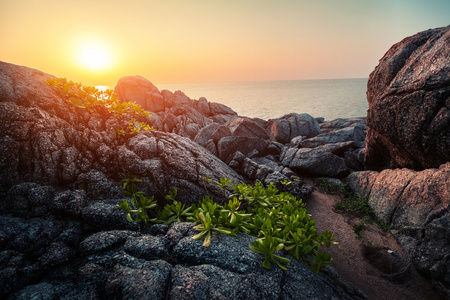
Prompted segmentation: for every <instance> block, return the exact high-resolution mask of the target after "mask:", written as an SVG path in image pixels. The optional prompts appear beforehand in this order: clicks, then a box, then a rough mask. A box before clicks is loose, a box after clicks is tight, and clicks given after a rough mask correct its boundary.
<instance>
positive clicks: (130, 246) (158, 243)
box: [124, 235, 169, 260]
mask: <svg viewBox="0 0 450 300" xmlns="http://www.w3.org/2000/svg"><path fill="white" fill-rule="evenodd" d="M124 250H125V252H127V253H128V254H130V255H132V256H134V257H137V258H143V259H145V260H155V259H159V258H164V257H165V256H166V255H167V254H168V252H169V249H168V247H167V245H166V243H165V240H164V238H163V237H161V236H151V235H145V236H137V237H129V238H128V239H127V241H126V243H125V246H124Z"/></svg>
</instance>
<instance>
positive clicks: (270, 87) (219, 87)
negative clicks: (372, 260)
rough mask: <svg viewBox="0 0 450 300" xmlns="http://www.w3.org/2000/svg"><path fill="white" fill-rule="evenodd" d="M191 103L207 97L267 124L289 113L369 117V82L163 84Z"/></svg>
mask: <svg viewBox="0 0 450 300" xmlns="http://www.w3.org/2000/svg"><path fill="white" fill-rule="evenodd" d="M157 87H158V89H159V90H163V89H167V90H169V91H172V92H175V91H177V90H180V91H182V92H184V93H185V94H186V95H187V96H188V97H189V98H191V99H199V98H200V97H205V98H206V99H208V101H210V102H219V103H223V104H225V105H227V106H229V107H231V108H232V109H233V110H234V111H236V112H237V113H238V114H239V115H242V116H247V117H251V118H261V119H264V120H267V119H271V118H279V117H281V116H283V115H285V114H288V113H292V112H295V113H309V114H310V115H312V116H313V117H324V118H325V120H328V121H329V120H334V119H336V118H350V117H365V116H366V114H367V109H368V104H367V100H366V90H367V78H357V79H323V80H289V81H257V82H233V83H229V82H227V83H195V84H161V85H157Z"/></svg>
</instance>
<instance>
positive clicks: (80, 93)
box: [45, 77, 152, 137]
mask: <svg viewBox="0 0 450 300" xmlns="http://www.w3.org/2000/svg"><path fill="white" fill-rule="evenodd" d="M45 82H46V83H47V84H48V85H50V86H51V87H52V88H53V89H55V90H56V91H57V92H59V93H60V94H61V95H62V96H63V97H64V98H65V99H66V101H67V103H69V104H71V105H72V108H73V109H74V110H75V109H86V110H87V111H89V112H94V110H96V109H98V108H100V107H102V108H106V110H107V111H108V112H109V113H111V114H113V115H114V116H116V117H119V119H120V120H121V121H122V123H123V124H122V127H120V128H115V130H116V134H117V136H118V137H122V136H124V135H125V133H126V132H125V128H126V129H127V130H128V133H129V134H135V133H138V132H140V131H141V130H151V129H152V127H151V126H150V125H148V124H147V123H145V122H139V121H136V117H138V116H143V117H150V113H149V112H148V111H146V110H144V109H142V108H141V106H140V105H138V104H136V103H134V102H131V101H130V102H121V101H119V99H118V97H117V94H116V93H115V92H114V91H113V90H110V89H108V90H106V91H99V90H98V89H97V88H95V87H93V86H85V85H82V84H81V83H76V82H73V81H72V80H70V81H68V80H67V79H66V78H56V77H55V78H47V79H46V80H45Z"/></svg>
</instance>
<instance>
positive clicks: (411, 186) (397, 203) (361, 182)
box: [347, 162, 450, 288]
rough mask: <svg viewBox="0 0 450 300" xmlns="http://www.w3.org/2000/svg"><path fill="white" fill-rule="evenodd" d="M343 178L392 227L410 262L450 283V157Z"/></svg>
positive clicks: (427, 273) (438, 280) (424, 271)
mask: <svg viewBox="0 0 450 300" xmlns="http://www.w3.org/2000/svg"><path fill="white" fill-rule="evenodd" d="M347 183H348V184H349V186H350V187H351V188H352V190H353V191H354V192H355V193H356V194H357V195H359V196H361V197H364V198H366V199H367V201H368V203H369V205H370V207H371V208H372V209H373V211H374V212H375V214H376V216H377V217H378V218H379V219H380V220H381V221H382V222H383V223H386V224H388V225H390V226H392V227H393V228H394V229H395V231H394V232H395V235H396V237H397V239H398V240H399V242H400V244H401V245H402V246H403V247H404V248H405V249H406V250H407V251H408V252H409V255H410V256H411V259H412V261H413V263H414V265H415V267H416V268H417V269H418V270H419V271H420V272H421V273H422V274H423V275H424V276H426V277H427V278H430V279H432V280H435V281H436V284H437V285H439V282H440V284H441V285H442V284H444V285H446V286H447V288H450V243H449V237H450V162H449V163H446V164H443V165H441V166H440V168H439V169H427V170H424V171H420V172H418V171H413V170H410V169H395V170H383V171H381V172H376V171H363V172H355V173H352V174H351V175H350V176H348V177H347Z"/></svg>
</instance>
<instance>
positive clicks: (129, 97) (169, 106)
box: [115, 76, 237, 140]
mask: <svg viewBox="0 0 450 300" xmlns="http://www.w3.org/2000/svg"><path fill="white" fill-rule="evenodd" d="M115 91H116V93H117V95H118V97H119V98H120V99H122V100H125V101H134V102H136V103H137V104H139V105H141V106H142V108H143V109H145V110H147V111H149V112H151V114H152V116H151V117H150V118H148V119H146V120H145V121H147V122H148V123H149V124H150V125H152V126H153V127H154V128H155V129H157V130H161V131H165V132H172V133H176V134H178V135H180V136H183V137H188V138H190V139H191V140H193V139H194V138H195V136H196V135H197V134H198V132H199V130H200V129H201V128H203V127H205V126H207V125H210V124H219V125H220V124H224V123H226V122H227V121H228V120H230V119H231V118H232V117H234V116H236V115H237V114H236V112H234V111H233V110H232V109H231V108H229V107H227V106H225V105H223V104H220V103H210V102H208V101H207V100H206V98H204V97H202V98H200V99H199V100H194V99H191V98H189V97H188V96H186V95H185V94H184V93H183V92H181V91H176V92H174V93H172V92H170V91H168V90H163V91H161V92H160V91H159V90H158V88H157V87H155V86H154V85H153V84H152V83H151V82H150V81H149V80H147V79H145V78H143V77H141V76H125V77H122V78H120V79H119V81H118V82H117V85H116V87H115Z"/></svg>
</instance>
